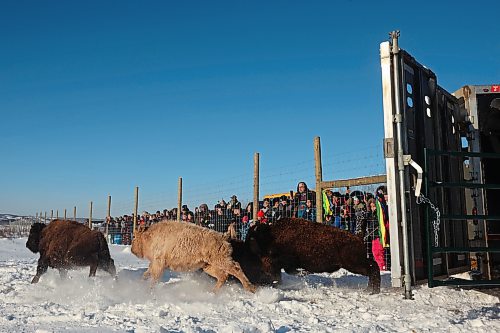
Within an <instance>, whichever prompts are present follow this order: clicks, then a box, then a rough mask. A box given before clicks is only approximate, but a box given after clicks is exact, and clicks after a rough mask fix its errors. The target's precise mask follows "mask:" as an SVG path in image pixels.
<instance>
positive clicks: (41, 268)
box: [26, 220, 116, 283]
mask: <svg viewBox="0 0 500 333" xmlns="http://www.w3.org/2000/svg"><path fill="white" fill-rule="evenodd" d="M26 247H27V248H28V249H29V250H30V251H31V252H33V253H37V252H40V259H38V266H37V268H36V275H35V277H34V278H33V280H32V281H31V283H37V282H38V280H40V276H41V275H42V274H43V273H45V272H46V271H47V268H48V267H49V266H50V267H52V268H56V269H58V270H59V273H60V274H61V276H62V277H64V276H65V275H66V270H67V269H71V268H73V267H74V266H90V274H89V276H95V273H96V270H97V268H100V269H103V270H105V271H106V272H108V273H109V274H111V275H112V276H115V275H116V268H115V263H114V261H113V259H111V256H110V254H109V249H108V244H107V243H106V240H105V239H104V236H103V234H102V233H100V232H99V231H94V230H90V229H89V228H88V227H87V226H85V225H83V224H81V223H78V222H74V221H64V220H54V221H52V222H50V223H49V224H48V225H45V224H42V223H35V224H33V225H32V226H31V229H30V234H29V237H28V241H27V242H26Z"/></svg>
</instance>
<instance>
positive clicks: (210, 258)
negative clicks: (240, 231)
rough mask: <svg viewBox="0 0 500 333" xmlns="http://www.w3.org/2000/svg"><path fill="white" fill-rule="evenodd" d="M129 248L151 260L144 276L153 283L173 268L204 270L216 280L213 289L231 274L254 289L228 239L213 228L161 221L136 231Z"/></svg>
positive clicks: (247, 288)
mask: <svg viewBox="0 0 500 333" xmlns="http://www.w3.org/2000/svg"><path fill="white" fill-rule="evenodd" d="M131 251H132V253H133V254H135V255H136V256H137V257H139V258H146V259H148V260H149V261H150V263H149V267H148V269H147V271H146V272H145V273H144V278H145V279H147V278H149V277H152V282H153V283H155V282H157V281H158V280H159V279H160V277H161V276H162V274H163V271H164V270H165V269H166V268H168V269H170V270H173V271H195V270H198V269H203V271H205V272H206V273H207V274H209V275H211V276H213V277H215V278H216V279H217V284H216V285H215V288H214V291H216V290H218V289H219V288H220V287H221V286H222V285H223V284H224V282H225V281H226V280H227V278H228V276H229V275H233V276H234V277H236V278H237V279H238V280H239V281H240V282H241V284H242V285H243V287H244V288H245V289H246V290H248V291H250V292H255V286H254V285H252V283H251V282H250V281H249V280H248V278H247V277H246V275H245V273H243V271H242V269H241V267H240V265H239V264H238V263H237V262H236V261H234V260H233V258H232V257H231V255H232V252H233V248H232V247H231V244H230V243H229V241H228V238H227V237H226V236H224V235H223V234H221V233H218V232H216V231H214V230H210V229H206V228H203V227H200V226H197V225H194V224H191V223H185V222H176V221H162V222H160V223H157V224H154V225H153V226H151V227H150V228H148V229H147V230H145V231H137V232H136V233H135V235H134V240H133V241H132V249H131Z"/></svg>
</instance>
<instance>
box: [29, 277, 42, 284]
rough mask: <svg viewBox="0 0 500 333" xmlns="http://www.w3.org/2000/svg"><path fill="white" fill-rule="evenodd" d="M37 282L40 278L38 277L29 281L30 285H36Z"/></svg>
mask: <svg viewBox="0 0 500 333" xmlns="http://www.w3.org/2000/svg"><path fill="white" fill-rule="evenodd" d="M39 280H40V278H39V277H38V276H35V277H34V278H33V280H31V283H38V281H39Z"/></svg>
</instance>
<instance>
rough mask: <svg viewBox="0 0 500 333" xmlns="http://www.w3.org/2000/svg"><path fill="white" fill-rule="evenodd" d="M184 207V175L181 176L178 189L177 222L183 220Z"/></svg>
mask: <svg viewBox="0 0 500 333" xmlns="http://www.w3.org/2000/svg"><path fill="white" fill-rule="evenodd" d="M181 208H182V177H179V188H178V191H177V222H180V221H181Z"/></svg>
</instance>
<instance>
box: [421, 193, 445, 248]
mask: <svg viewBox="0 0 500 333" xmlns="http://www.w3.org/2000/svg"><path fill="white" fill-rule="evenodd" d="M424 203H426V204H429V206H430V207H431V209H432V210H433V211H434V215H436V218H435V219H434V220H432V228H433V230H434V243H435V246H436V247H437V246H439V229H440V225H441V212H440V211H439V208H437V207H436V206H434V204H433V203H432V202H431V201H430V200H429V198H427V197H425V195H423V194H422V193H420V196H418V197H417V205H421V204H424Z"/></svg>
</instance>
